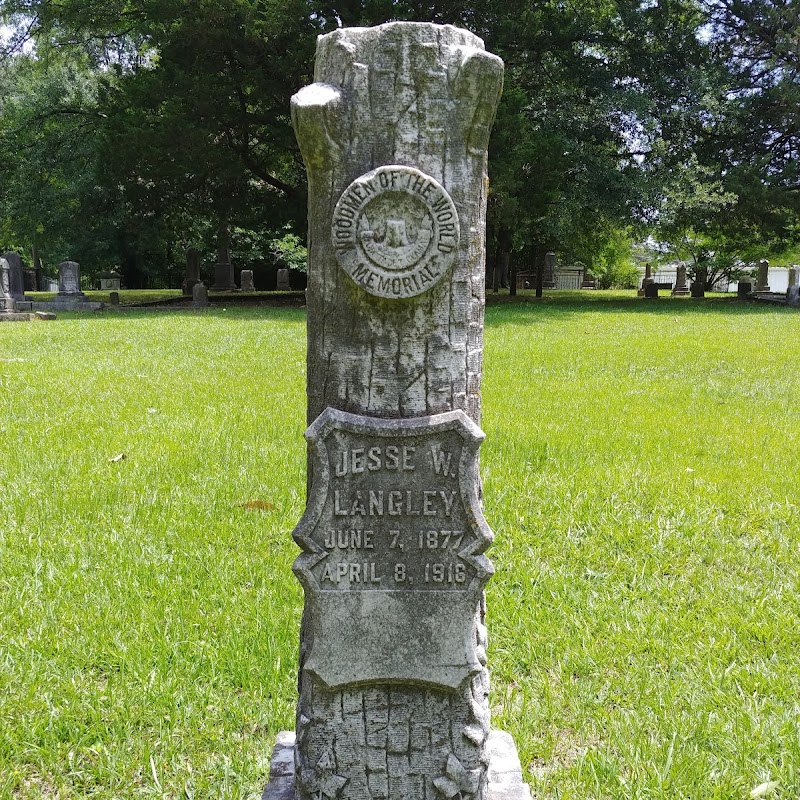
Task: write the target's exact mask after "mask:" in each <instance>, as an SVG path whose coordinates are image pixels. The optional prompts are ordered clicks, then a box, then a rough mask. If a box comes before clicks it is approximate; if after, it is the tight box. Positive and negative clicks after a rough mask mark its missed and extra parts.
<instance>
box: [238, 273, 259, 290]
mask: <svg viewBox="0 0 800 800" xmlns="http://www.w3.org/2000/svg"><path fill="white" fill-rule="evenodd" d="M241 283H242V291H243V292H254V291H255V290H256V287H255V284H254V283H253V270H251V269H243V270H242V275H241Z"/></svg>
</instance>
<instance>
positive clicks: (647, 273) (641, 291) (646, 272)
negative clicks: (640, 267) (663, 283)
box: [638, 263, 653, 297]
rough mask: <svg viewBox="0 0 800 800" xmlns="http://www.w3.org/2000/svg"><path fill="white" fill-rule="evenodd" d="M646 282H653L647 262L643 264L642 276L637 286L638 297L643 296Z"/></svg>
mask: <svg viewBox="0 0 800 800" xmlns="http://www.w3.org/2000/svg"><path fill="white" fill-rule="evenodd" d="M648 283H653V272H652V267H651V266H650V264H649V263H648V264H645V265H644V277H643V278H642V283H641V285H640V286H639V291H638V295H639V297H644V287H645V286H646V285H647V284H648Z"/></svg>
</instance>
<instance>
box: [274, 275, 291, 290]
mask: <svg viewBox="0 0 800 800" xmlns="http://www.w3.org/2000/svg"><path fill="white" fill-rule="evenodd" d="M291 288H292V287H291V285H290V283H289V270H288V269H279V270H278V284H277V290H278V291H279V292H288V291H290V290H291Z"/></svg>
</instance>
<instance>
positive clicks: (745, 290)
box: [736, 281, 753, 299]
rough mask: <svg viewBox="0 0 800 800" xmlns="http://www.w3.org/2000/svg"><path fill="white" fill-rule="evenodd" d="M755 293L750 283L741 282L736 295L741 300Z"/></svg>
mask: <svg viewBox="0 0 800 800" xmlns="http://www.w3.org/2000/svg"><path fill="white" fill-rule="evenodd" d="M752 291H753V284H752V283H751V282H750V281H739V283H738V286H737V289H736V294H737V295H738V296H739V297H740V298H741V299H744V298H746V297H747V296H748V295H749V294H750V292H752Z"/></svg>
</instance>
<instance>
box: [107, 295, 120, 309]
mask: <svg viewBox="0 0 800 800" xmlns="http://www.w3.org/2000/svg"><path fill="white" fill-rule="evenodd" d="M108 301H109V303H111V305H112V306H118V305H119V292H111V294H110V295H109V296H108Z"/></svg>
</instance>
